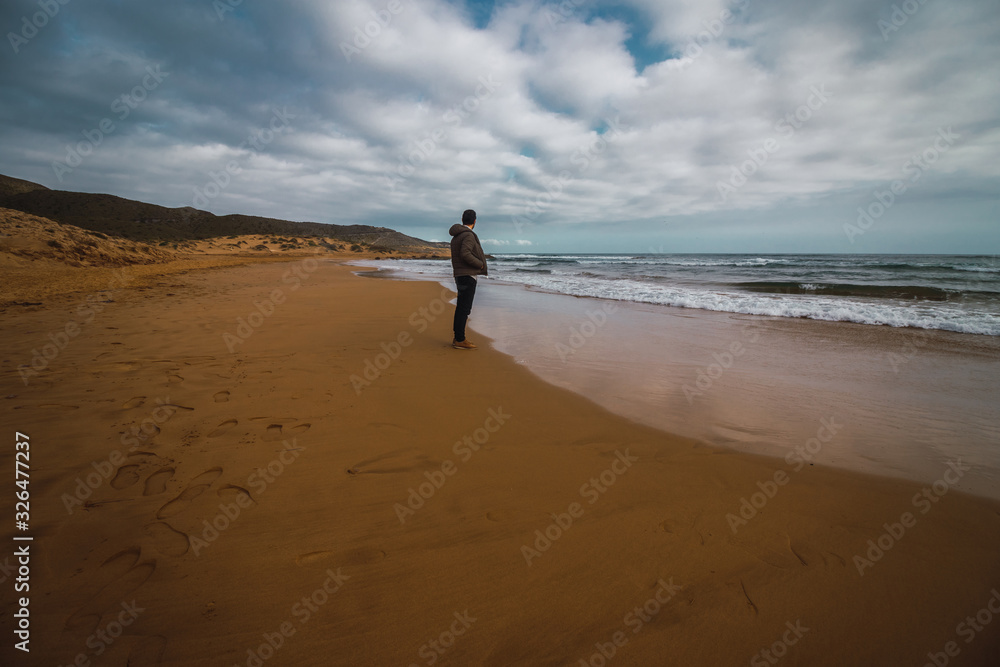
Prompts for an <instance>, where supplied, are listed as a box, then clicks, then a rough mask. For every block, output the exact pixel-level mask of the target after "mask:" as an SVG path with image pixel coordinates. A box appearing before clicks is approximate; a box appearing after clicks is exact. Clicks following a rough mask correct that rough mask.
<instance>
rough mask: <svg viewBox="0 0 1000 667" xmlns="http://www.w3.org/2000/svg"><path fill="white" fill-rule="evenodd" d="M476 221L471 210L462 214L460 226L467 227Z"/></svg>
mask: <svg viewBox="0 0 1000 667" xmlns="http://www.w3.org/2000/svg"><path fill="white" fill-rule="evenodd" d="M475 221H476V212H475V211H473V210H472V209H471V208H470V209H469V210H467V211H466V212H465V213H463V214H462V224H463V225H465V226H466V227H468V226H469V225H471V224H472V223H474V222H475Z"/></svg>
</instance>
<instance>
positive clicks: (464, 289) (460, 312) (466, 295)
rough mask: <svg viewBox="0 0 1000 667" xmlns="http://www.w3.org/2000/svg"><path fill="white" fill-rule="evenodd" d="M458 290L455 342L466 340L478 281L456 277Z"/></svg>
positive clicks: (465, 277)
mask: <svg viewBox="0 0 1000 667" xmlns="http://www.w3.org/2000/svg"><path fill="white" fill-rule="evenodd" d="M455 285H457V288H458V303H456V304H455V325H454V327H453V328H454V329H455V340H457V341H458V342H459V343H461V342H462V341H463V340H465V323H466V321H467V320H468V319H469V313H471V312H472V300H473V299H475V298H476V279H475V277H473V276H455Z"/></svg>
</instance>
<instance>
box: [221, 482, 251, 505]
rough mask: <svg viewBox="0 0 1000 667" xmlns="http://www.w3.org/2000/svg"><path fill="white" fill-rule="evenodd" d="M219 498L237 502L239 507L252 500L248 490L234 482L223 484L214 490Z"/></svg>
mask: <svg viewBox="0 0 1000 667" xmlns="http://www.w3.org/2000/svg"><path fill="white" fill-rule="evenodd" d="M216 493H217V494H218V496H219V498H222V499H223V500H228V501H229V502H230V503H234V502H235V503H237V504H238V505H239V506H240V507H248V506H249V504H250V503H252V502H254V499H253V496H251V495H250V492H249V491H247V490H246V489H244V488H243V487H242V486H237V485H235V484H224V485H223V486H221V487H219V490H218V491H216Z"/></svg>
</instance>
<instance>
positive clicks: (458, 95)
mask: <svg viewBox="0 0 1000 667" xmlns="http://www.w3.org/2000/svg"><path fill="white" fill-rule="evenodd" d="M105 4H106V2H100V1H97V0H95V2H93V3H90V5H88V7H87V8H86V9H80V10H79V12H78V13H79V16H78V20H79V26H77V28H76V32H75V33H73V34H79V35H86V36H87V41H86V42H85V43H82V44H80V45H77V42H76V41H74V40H75V39H76V38H75V37H73V35H72V34H69V33H67V34H66V35H65V36H64V37H62V38H60V36H59V35H60V33H59V32H58V31H59V27H58V24H57V25H56V26H55V27H53V28H52V29H51V30H50V31H48V32H47V35H46V38H47V39H49V40H50V41H49V42H44V41H43V40H42V38H41V37H40V38H39V41H38V43H33V44H31V48H32V49H34V51H33V52H32V53H31V54H30V57H29V54H28V53H27V51H26V52H25V54H24V57H23V58H21V59H20V60H19V63H18V64H19V67H18V68H7V69H6V70H4V71H3V72H0V84H3V86H4V89H5V90H10V91H12V94H11V96H10V98H9V104H10V109H9V111H8V112H7V113H6V114H5V115H4V121H5V122H4V123H2V124H0V172H3V173H9V174H11V175H15V176H18V177H22V178H29V179H31V180H37V181H40V182H42V183H44V184H46V185H51V186H55V187H62V188H66V189H87V190H96V191H110V192H113V193H114V194H119V195H122V196H136V197H138V196H139V195H140V194H141V195H142V197H141V198H144V199H147V200H150V199H153V200H154V201H156V203H161V204H164V205H173V206H183V205H188V204H190V203H191V201H190V200H191V193H192V190H193V188H194V187H196V186H199V185H201V184H203V183H204V182H205V180H206V178H208V175H209V173H210V172H211V171H218V170H219V169H220V168H221V167H223V166H224V165H225V162H226V160H227V159H232V158H234V157H235V158H237V159H242V158H240V156H241V155H243V153H241V152H240V151H239V150H237V146H238V145H239V143H240V142H241V141H242V140H243V139H244V138H245V137H246V135H247V134H248V133H249V132H253V131H255V130H257V129H259V128H260V127H262V126H264V124H265V123H266V122H267V120H268V118H269V116H270V113H271V110H272V109H274V108H282V107H286V106H287V107H288V108H290V109H293V110H294V112H295V113H296V115H297V116H296V119H295V120H294V121H293V123H292V125H291V131H290V132H289V133H288V134H285V135H282V136H280V137H278V138H276V139H275V140H274V141H273V142H272V143H270V144H268V146H267V147H266V149H265V150H263V151H260V154H259V155H256V156H253V157H250V158H249V159H245V160H243V161H242V162H241V166H242V167H243V169H242V172H241V173H240V174H239V175H238V177H236V178H234V179H233V181H232V183H231V184H230V185H229V186H228V187H227V188H226V189H225V192H224V193H223V194H222V195H220V196H219V197H218V198H217V199H215V200H213V201H212V202H211V205H210V206H208V207H207V208H209V209H211V210H213V211H216V212H219V213H226V212H236V211H239V212H245V213H251V214H261V215H273V216H278V217H288V218H292V219H312V220H320V221H329V222H341V223H350V222H361V223H372V224H384V225H386V226H392V227H396V228H400V229H403V230H404V231H405V230H406V229H407V228H408V227H412V228H414V229H417V228H419V229H424V228H430V226H431V225H433V224H440V222H439V221H440V220H441V219H443V218H444V219H448V220H450V219H453V218H456V217H457V216H458V214H459V213H460V211H461V210H463V209H464V208H470V207H471V208H475V209H477V210H478V211H479V212H480V217H481V218H484V219H486V220H488V221H489V224H491V225H496V227H494V228H495V229H497V230H506V231H509V232H511V233H515V232H516V233H517V234H518V235H519V236H524V235H530V238H522V239H520V240H518V241H514V242H511V241H502V240H500V239H492V240H490V241H489V242H491V243H494V244H495V245H504V244H510V243H517V244H519V245H527V244H530V243H532V242H534V243H536V244H538V243H539V242H541V241H542V240H543V239H546V238H557V237H555V236H553V235H552V233H550V232H548V231H547V230H555V229H556V228H557V226H558V228H564V227H565V226H569V225H576V226H578V227H579V228H581V229H583V228H587V229H596V228H597V227H596V226H600V225H603V226H605V227H607V226H608V225H615V224H618V223H623V222H629V223H636V224H638V225H639V226H638V227H636V226H632V227H630V230H637V229H643V228H644V227H642V224H643V223H644V222H649V221H653V223H652V224H655V225H661V224H662V220H663V219H664V218H665V217H669V216H692V217H693V218H697V217H698V216H729V217H728V219H729V220H731V221H738V220H740V219H741V218H743V217H745V215H744V214H745V212H747V211H765V210H774V211H783V212H784V213H782V215H785V216H786V217H787V216H790V215H795V216H799V217H800V218H801V217H802V215H801V213H800V211H801V210H808V207H809V206H830V205H831V203H830V202H832V201H834V200H836V201H844V202H845V206H844V208H845V210H846V211H847V212H849V211H851V210H853V206H851V205H850V203H851V198H852V197H854V198H856V199H864V198H865V197H870V196H871V192H872V191H873V189H875V188H878V187H882V186H883V185H884V184H885V183H886V182H887V181H891V179H893V178H898V177H899V176H900V172H901V170H902V166H903V165H904V163H905V162H906V161H907V160H908V159H910V157H911V156H913V155H914V154H915V153H918V152H919V151H922V150H923V149H924V148H925V147H926V146H927V144H928V142H930V141H932V140H933V136H934V134H935V133H936V132H937V130H938V128H941V127H949V126H950V127H953V128H954V129H955V131H956V132H958V133H959V134H960V135H961V136H962V139H961V141H960V142H958V143H957V145H956V146H955V147H954V148H953V149H952V150H950V151H949V153H948V154H947V156H946V157H945V158H942V159H941V160H940V161H939V162H938V163H937V164H936V165H935V166H934V168H933V169H932V170H930V171H928V172H927V173H926V175H925V177H924V178H923V180H922V181H921V188H922V189H923V190H922V191H923V192H924V193H926V196H931V193H935V196H938V195H939V196H941V197H947V198H950V199H952V200H955V199H956V197H957V196H958V195H957V194H956V193H955V192H954V188H955V187H956V186H954V185H951V184H952V183H962V182H963V181H964V185H962V186H960V187H961V188H962V190H961V191H962V192H963V193H965V194H968V193H969V192H970V191H971V193H972V195H973V196H975V197H979V198H988V197H994V198H995V195H996V192H998V191H1000V188H998V187H997V182H996V181H997V179H1000V159H998V158H1000V133H998V132H996V130H995V129H994V128H995V127H996V126H997V114H998V108H1000V88H998V87H997V86H996V85H995V76H994V65H993V63H995V62H997V61H998V60H1000V20H998V18H1000V16H998V15H1000V9H998V6H997V5H996V3H993V2H987V1H986V0H961V1H958V2H953V3H949V4H937V3H927V4H925V5H922V6H921V9H920V10H919V12H917V13H916V14H915V15H913V16H912V17H910V18H909V19H908V21H907V23H906V24H905V25H903V26H901V27H900V29H899V30H898V31H895V32H893V33H891V34H890V35H888V38H887V39H883V36H882V33H881V32H880V30H879V28H878V26H877V21H878V19H879V18H884V17H883V14H886V12H883V11H882V9H880V8H879V7H876V6H872V5H871V4H870V3H867V2H865V1H864V0H847V1H846V2H844V3H838V4H831V3H824V2H819V1H818V0H815V1H813V2H807V3H802V2H791V0H776V1H775V2H769V3H763V2H758V1H757V0H739V1H738V2H736V1H734V2H725V0H712V1H711V2H699V3H694V2H686V1H681V0H629V1H628V2H627V4H630V5H631V6H632V7H633V8H634V9H636V10H637V11H638V12H639V13H640V15H641V16H642V17H643V18H642V21H646V22H648V25H646V24H643V25H638V24H637V25H627V24H625V23H623V22H621V21H620V20H616V19H613V18H611V17H612V16H615V14H609V13H607V12H605V11H604V10H605V9H607V8H609V7H614V6H615V3H605V2H602V1H601V0H592V1H589V2H587V3H581V4H580V6H579V8H577V9H576V11H574V12H573V13H571V14H570V15H569V16H568V17H567V19H566V20H565V21H564V22H562V23H560V24H558V25H551V24H550V22H549V21H548V19H547V18H546V12H547V11H549V10H551V7H552V5H551V3H550V4H548V5H547V4H546V3H544V2H538V1H532V0H521V1H515V2H510V3H505V4H502V5H501V6H500V7H499V8H498V9H497V10H496V13H495V15H494V17H493V19H492V21H491V22H490V24H489V25H488V26H487V27H485V28H482V29H477V28H476V27H474V26H472V25H471V24H470V23H469V21H468V19H467V17H466V14H465V12H463V11H461V10H460V9H459V8H457V7H456V4H454V3H451V2H446V1H445V0H426V1H423V2H408V1H404V2H403V3H402V4H401V5H400V6H401V7H402V11H401V12H399V13H398V14H396V15H393V16H392V20H391V22H390V23H389V25H388V26H385V27H378V29H377V30H374V29H370V32H371V33H373V34H374V36H372V37H370V44H369V43H365V45H364V47H363V48H358V47H355V48H358V50H359V52H358V53H353V54H351V58H350V62H348V58H346V57H345V55H344V51H343V45H344V44H349V45H353V44H354V41H353V40H354V39H355V36H356V34H357V33H355V31H354V28H356V27H357V28H359V29H360V30H362V31H363V30H364V29H365V28H366V27H370V24H371V21H373V20H374V18H373V17H374V16H375V14H374V12H378V11H379V10H383V9H384V8H385V7H386V5H385V3H384V2H381V1H380V0H371V1H367V0H358V1H356V2H350V3H327V2H320V1H319V0H310V1H309V2H303V3H297V4H294V5H291V6H287V5H282V6H281V7H276V6H271V5H264V4H260V5H257V4H250V3H245V4H244V5H243V6H242V8H241V12H242V14H241V17H240V18H239V20H237V17H235V16H228V17H227V18H226V20H225V21H222V22H218V21H212V20H208V19H206V24H205V25H204V26H199V25H193V26H192V25H191V24H190V22H189V21H188V22H183V21H178V20H176V19H175V18H174V17H173V14H171V12H170V10H168V9H167V8H165V7H159V6H150V7H147V8H146V9H144V10H143V11H145V12H149V13H150V15H151V16H152V17H153V18H151V19H150V20H149V21H147V22H145V23H136V22H134V21H133V22H128V15H126V14H123V13H121V12H108V11H107V10H106V7H105V6H104V5H105ZM203 4H204V3H201V5H198V4H197V3H195V2H194V0H191V7H192V9H193V10H196V11H202V13H204V11H203V10H204V6H203ZM737 6H742V7H743V9H741V10H740V11H739V12H736V14H735V16H734V18H733V19H732V20H731V21H729V22H728V23H720V22H719V17H721V16H723V11H725V10H726V9H734V8H736V7H737ZM198 7H200V8H201V9H200V10H198V9H197V8H198ZM136 11H138V10H136ZM209 13H210V12H209ZM887 15H888V14H886V16H887ZM209 18H210V17H209ZM644 26H645V27H648V34H645V35H644V37H643V39H645V40H647V42H646V47H648V48H654V47H660V48H663V49H665V50H666V51H667V52H673V53H683V54H684V55H685V58H683V59H680V60H667V61H664V62H660V63H654V64H651V65H649V66H648V67H646V68H645V69H644V70H643V71H642V72H641V73H640V72H637V71H636V70H635V68H634V66H633V56H634V55H635V54H633V53H630V51H629V48H630V47H631V48H633V49H634V48H637V47H636V45H635V43H634V42H629V41H628V40H629V39H630V37H631V36H632V35H635V34H638V33H641V32H642V28H643V27H644ZM254 31H257V32H259V34H260V35H262V36H263V37H262V38H261V39H257V38H252V36H253V35H254V34H255V33H254ZM700 33H703V34H704V37H701V38H699V34H700ZM178 35H184V40H185V41H184V43H185V44H186V45H187V47H186V49H185V50H184V51H183V53H178V52H177V50H176V49H174V48H173V45H174V44H176V43H178ZM692 40H694V41H692ZM359 43H362V42H359ZM691 45H695V46H696V47H697V48H688V47H690V46H691ZM970 45H973V46H974V48H970ZM146 63H150V64H156V63H159V64H162V65H163V66H164V67H163V68H164V70H165V71H168V72H171V76H170V77H168V78H167V79H166V80H165V81H164V82H163V84H162V86H161V87H160V88H158V89H157V90H155V91H153V92H152V93H151V94H150V95H149V100H148V101H146V102H144V103H143V104H141V105H140V106H138V108H137V109H136V110H135V112H134V114H133V115H132V116H131V117H130V118H128V119H126V120H125V121H123V122H120V123H119V124H118V127H117V129H116V131H115V133H114V134H113V135H112V136H109V137H107V138H106V140H105V141H104V142H103V145H102V146H99V147H98V148H97V149H96V150H95V151H94V155H93V156H91V157H89V158H88V159H87V160H86V161H85V163H84V164H83V165H82V166H81V167H80V168H78V169H76V170H74V171H73V172H72V173H71V174H70V175H68V176H67V178H66V180H65V182H63V183H59V182H55V181H54V177H53V172H52V169H51V163H52V160H54V159H60V158H62V157H63V156H64V155H65V146H66V145H67V143H70V142H78V141H79V140H80V138H81V132H82V131H83V130H88V129H90V128H93V127H95V126H96V122H97V121H99V120H100V118H101V117H102V116H103V115H107V114H108V113H109V112H108V104H109V102H110V100H112V99H114V97H115V95H120V94H121V91H123V90H128V89H129V88H131V87H132V86H133V85H135V78H136V71H141V70H142V68H143V67H145V64H146ZM816 87H825V88H823V89H824V90H828V91H830V93H831V96H830V98H829V100H827V101H826V102H824V103H823V104H822V105H821V106H820V107H818V108H815V109H810V110H809V111H810V114H809V118H808V119H807V120H806V121H803V122H802V123H801V126H800V127H799V128H797V129H796V131H795V132H794V133H793V134H787V133H785V132H784V131H782V130H779V129H778V128H779V127H780V126H779V121H781V119H782V118H785V117H786V116H787V115H788V114H795V113H796V111H797V110H799V109H801V108H802V107H803V105H807V106H808V104H809V103H810V99H814V98H813V97H811V96H813V95H814V93H813V91H814V90H815V89H816ZM814 106H815V104H814ZM39 110H42V112H39ZM609 119H610V120H614V119H618V121H619V122H620V124H621V128H622V129H621V131H620V132H619V133H615V132H606V131H605V130H606V123H607V121H608V120H609ZM601 132H604V134H603V135H602V134H600V133H601ZM768 140H774V141H777V142H778V144H779V146H780V147H779V149H778V150H777V151H775V152H773V153H772V154H769V156H768V160H767V162H766V163H765V164H764V166H763V167H760V168H759V169H758V170H757V173H755V174H753V175H752V176H751V177H750V178H748V179H747V182H746V184H745V185H743V186H741V187H739V188H738V190H737V191H736V192H734V193H733V194H732V195H731V196H729V197H727V198H726V200H725V201H723V200H722V199H721V198H720V196H719V194H718V188H717V183H719V182H720V181H725V180H726V179H728V178H729V176H730V174H731V170H732V167H733V165H740V164H742V163H744V162H745V161H746V160H747V159H749V155H750V154H751V153H752V152H754V151H759V150H760V147H761V146H762V145H763V144H764V142H766V141H768ZM748 151H749V152H750V153H748ZM244 157H245V156H244ZM151 183H156V184H157V185H156V186H155V187H153V186H151V185H150V184H151ZM790 207H791V208H790ZM802 207H806V209H803V208H802ZM793 209H794V211H795V212H794V213H790V212H789V211H792V210H793ZM526 212H530V215H526ZM512 216H521V218H522V219H525V220H527V221H528V223H530V226H528V227H525V228H524V231H523V232H522V231H518V230H517V228H516V227H515V226H514V225H512V224H511V222H510V220H511V218H512ZM776 217H780V216H776ZM808 218H809V216H808V214H806V215H805V216H804V219H806V220H807V222H804V223H803V225H804V227H803V228H805V226H808V224H811V223H808ZM971 219H972V218H970V220H971ZM755 224H758V225H761V224H765V223H761V222H757V223H755ZM970 224H977V225H980V226H981V227H984V226H985V225H987V224H989V221H988V220H980V219H979V218H975V220H973V223H970ZM657 228H658V227H657ZM436 233H438V234H439V233H440V232H436ZM503 233H504V232H503V231H498V232H497V235H500V236H502V235H503ZM633 233H635V232H634V231H633ZM547 234H548V235H549V236H546V235H547Z"/></svg>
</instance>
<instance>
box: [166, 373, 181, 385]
mask: <svg viewBox="0 0 1000 667" xmlns="http://www.w3.org/2000/svg"><path fill="white" fill-rule="evenodd" d="M181 382H184V378H182V377H181V376H180V375H177V374H175V373H168V374H167V383H168V384H178V383H181Z"/></svg>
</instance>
